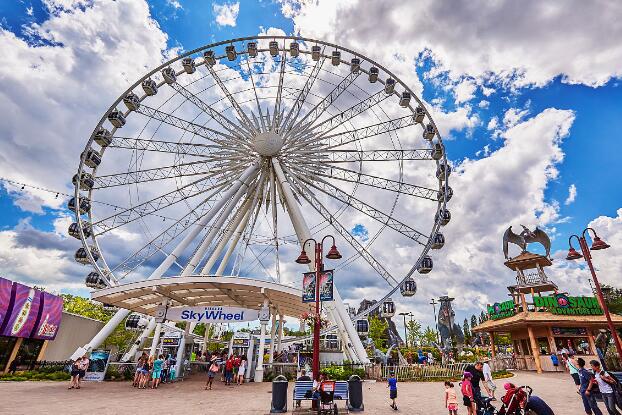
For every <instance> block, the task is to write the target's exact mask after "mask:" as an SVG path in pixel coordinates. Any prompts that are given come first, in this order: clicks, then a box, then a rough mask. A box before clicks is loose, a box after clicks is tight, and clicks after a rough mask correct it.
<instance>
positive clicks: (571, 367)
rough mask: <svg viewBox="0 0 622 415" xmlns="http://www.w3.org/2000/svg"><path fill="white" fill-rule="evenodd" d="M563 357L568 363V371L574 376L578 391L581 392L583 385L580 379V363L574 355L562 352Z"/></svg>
mask: <svg viewBox="0 0 622 415" xmlns="http://www.w3.org/2000/svg"><path fill="white" fill-rule="evenodd" d="M562 359H563V361H564V362H565V363H566V367H567V368H568V372H569V373H570V376H571V377H572V380H573V381H574V384H575V385H576V387H577V393H578V394H581V393H580V392H579V389H580V387H581V380H580V379H579V365H577V362H576V360H575V357H574V356H569V355H567V354H565V353H563V354H562Z"/></svg>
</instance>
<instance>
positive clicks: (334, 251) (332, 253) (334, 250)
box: [326, 245, 341, 259]
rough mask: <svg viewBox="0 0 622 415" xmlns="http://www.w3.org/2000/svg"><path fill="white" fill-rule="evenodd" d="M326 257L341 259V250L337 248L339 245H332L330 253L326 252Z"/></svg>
mask: <svg viewBox="0 0 622 415" xmlns="http://www.w3.org/2000/svg"><path fill="white" fill-rule="evenodd" d="M326 258H328V259H341V254H340V253H339V251H338V250H337V247H336V246H335V245H333V246H331V247H330V251H328V254H326Z"/></svg>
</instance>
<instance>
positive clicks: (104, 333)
mask: <svg viewBox="0 0 622 415" xmlns="http://www.w3.org/2000/svg"><path fill="white" fill-rule="evenodd" d="M129 313H130V310H123V309H121V310H118V311H117V312H116V313H115V315H114V316H112V318H111V319H110V320H108V322H107V323H106V324H105V325H104V327H102V328H101V330H100V331H99V333H97V334H96V335H95V337H93V339H91V341H90V342H88V343H87V344H85V345H84V346H82V347H78V349H77V350H76V351H75V352H73V354H72V355H71V357H70V359H71V360H76V359H77V358H78V357H81V356H84V355H85V354H86V353H90V352H91V351H92V350H93V349H95V348H97V347H99V345H100V344H102V343H103V342H104V340H106V338H107V337H108V336H109V335H110V334H111V333H112V332H113V331H114V329H116V328H117V326H118V325H119V324H121V322H122V321H123V319H124V318H125V317H127V315H128V314H129Z"/></svg>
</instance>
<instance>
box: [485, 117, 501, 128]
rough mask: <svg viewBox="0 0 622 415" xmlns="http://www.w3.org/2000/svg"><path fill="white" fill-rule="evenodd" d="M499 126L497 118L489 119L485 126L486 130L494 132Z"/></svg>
mask: <svg viewBox="0 0 622 415" xmlns="http://www.w3.org/2000/svg"><path fill="white" fill-rule="evenodd" d="M498 126H499V118H497V117H496V116H494V117H492V118H491V119H490V121H488V125H487V126H486V128H487V129H488V130H494V129H496V128H497V127H498Z"/></svg>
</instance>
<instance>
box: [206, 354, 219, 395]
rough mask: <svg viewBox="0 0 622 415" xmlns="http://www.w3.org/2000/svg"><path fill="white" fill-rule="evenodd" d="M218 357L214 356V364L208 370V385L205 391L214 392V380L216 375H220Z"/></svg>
mask: <svg viewBox="0 0 622 415" xmlns="http://www.w3.org/2000/svg"><path fill="white" fill-rule="evenodd" d="M216 359H217V357H216V356H215V355H214V356H212V362H211V364H210V365H209V369H208V370H207V383H206V384H205V390H208V389H209V390H212V383H213V382H214V378H215V377H216V374H217V373H218V371H219V370H220V367H219V366H218V362H217V361H216Z"/></svg>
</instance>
